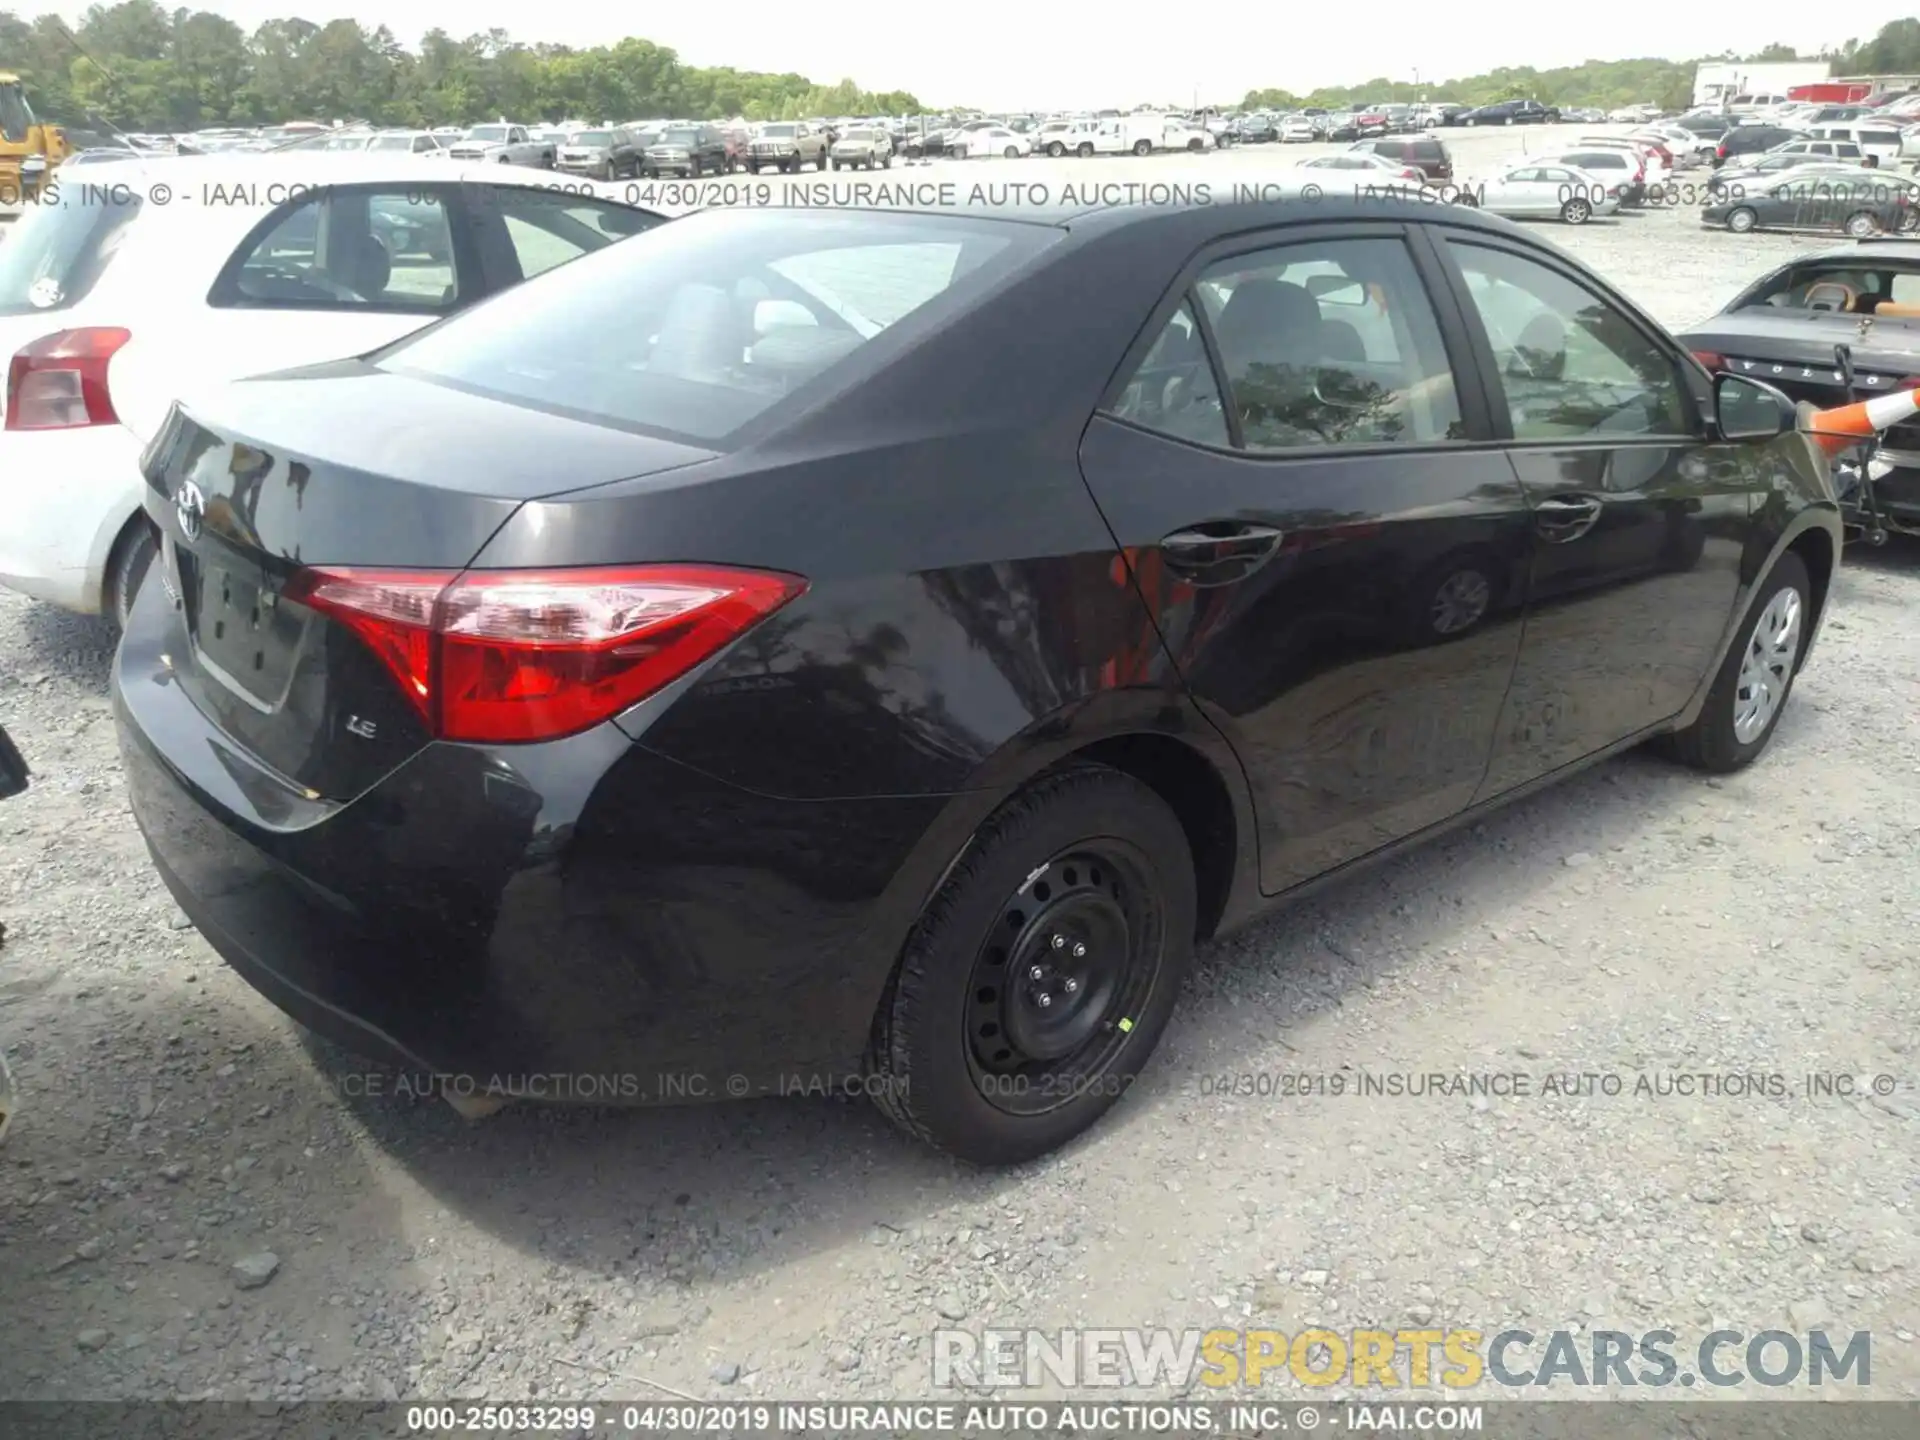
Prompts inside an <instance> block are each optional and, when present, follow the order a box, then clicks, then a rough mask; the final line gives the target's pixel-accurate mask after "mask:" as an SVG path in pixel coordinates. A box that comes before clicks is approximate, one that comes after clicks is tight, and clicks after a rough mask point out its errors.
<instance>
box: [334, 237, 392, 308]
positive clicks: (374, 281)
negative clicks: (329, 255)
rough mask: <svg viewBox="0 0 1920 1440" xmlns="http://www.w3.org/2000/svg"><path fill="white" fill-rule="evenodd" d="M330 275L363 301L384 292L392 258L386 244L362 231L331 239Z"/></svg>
mask: <svg viewBox="0 0 1920 1440" xmlns="http://www.w3.org/2000/svg"><path fill="white" fill-rule="evenodd" d="M329 268H330V269H331V271H332V273H333V277H334V278H335V279H336V280H338V281H339V282H340V283H341V284H342V285H344V286H346V287H347V289H349V290H351V291H353V293H354V294H356V295H358V296H360V297H361V298H362V299H364V300H372V299H374V298H376V297H377V296H380V295H384V294H386V292H387V286H388V285H389V284H391V283H392V281H393V259H392V257H391V256H389V255H388V254H387V247H386V246H384V245H382V244H381V243H380V242H379V241H378V240H376V239H375V238H374V237H373V236H372V235H369V234H367V233H366V232H365V231H360V232H357V233H349V234H346V235H342V236H337V237H335V239H334V257H333V264H332V265H331V267H329Z"/></svg>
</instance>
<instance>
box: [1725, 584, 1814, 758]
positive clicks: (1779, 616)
mask: <svg viewBox="0 0 1920 1440" xmlns="http://www.w3.org/2000/svg"><path fill="white" fill-rule="evenodd" d="M1800 614H1801V606H1800V593H1799V592H1798V591H1797V590H1792V589H1785V590H1782V591H1781V592H1780V593H1779V594H1778V595H1775V596H1774V597H1773V599H1772V600H1771V601H1769V602H1768V604H1767V608H1766V609H1765V610H1763V611H1761V612H1760V619H1759V622H1758V623H1757V624H1756V625H1755V626H1754V627H1753V635H1752V636H1751V638H1749V639H1748V641H1747V652H1746V654H1745V655H1744V656H1743V657H1742V658H1741V661H1740V679H1739V682H1738V685H1737V687H1736V688H1735V690H1734V695H1733V735H1734V738H1735V739H1736V740H1738V741H1739V742H1740V743H1741V744H1742V745H1749V744H1751V743H1752V742H1753V741H1754V740H1755V739H1756V738H1757V737H1758V736H1759V735H1760V734H1761V732H1763V731H1764V730H1765V729H1766V728H1767V725H1768V723H1769V722H1770V721H1771V720H1772V719H1773V715H1774V712H1775V711H1776V710H1778V709H1779V708H1780V702H1781V701H1782V700H1783V699H1784V698H1786V693H1787V683H1788V681H1790V680H1791V679H1792V678H1793V665H1794V661H1795V659H1796V658H1797V657H1798V656H1799V654H1800Z"/></svg>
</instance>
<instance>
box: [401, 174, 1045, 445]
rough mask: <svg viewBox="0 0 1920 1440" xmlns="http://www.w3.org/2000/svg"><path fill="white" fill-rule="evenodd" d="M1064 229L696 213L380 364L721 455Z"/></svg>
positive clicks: (473, 313)
mask: <svg viewBox="0 0 1920 1440" xmlns="http://www.w3.org/2000/svg"><path fill="white" fill-rule="evenodd" d="M1059 233H1060V232H1058V231H1056V230H1051V229H1048V228H1046V227H1042V226H1038V225H1019V224H1008V223H1005V222H995V221H982V220H965V219H949V218H946V217H936V216H928V215H905V214H889V213H873V214H862V215H860V216H859V217H857V218H847V217H841V216H836V215H833V214H831V213H827V212H817V213H816V212H805V213H795V212H783V211H778V210H766V211H754V212H740V211H734V212H727V211H714V212H707V213H702V214H696V215H693V216H690V217H688V218H687V219H683V220H677V221H675V222H673V223H672V224H668V225H660V226H658V227H656V228H654V229H652V230H650V231H648V232H647V233H646V234H643V235H640V236H637V237H635V238H634V239H633V240H631V241H630V242H628V243H627V244H625V245H618V246H610V247H608V248H607V249H605V250H603V251H602V252H601V253H599V254H596V255H588V256H585V257H583V258H582V259H581V260H580V261H579V263H577V264H573V265H567V266H565V267H564V268H562V269H558V270H555V271H554V272H553V273H551V274H549V275H544V276H542V277H541V278H540V279H538V280H536V281H533V282H531V283H529V284H526V285H521V286H516V287H514V288H513V289H511V290H508V291H506V292H505V293H503V294H501V295H498V296H496V297H494V298H493V299H491V300H489V301H487V302H486V303H485V304H482V305H479V306H476V307H475V308H474V309H472V310H470V311H468V312H467V313H466V314H464V315H461V316H458V317H456V318H455V319H453V320H452V321H450V322H448V323H447V324H445V325H439V326H435V327H433V328H432V329H431V330H429V331H425V332H422V333H421V334H420V335H418V336H416V337H414V338H413V339H411V340H409V341H407V342H405V343H403V344H401V345H400V346H397V347H395V348H394V349H392V350H390V351H389V352H387V356H386V357H385V359H384V361H383V363H384V364H386V365H387V366H388V367H389V368H391V369H394V370H396V371H400V372H402V373H408V374H417V375H422V376H426V377H428V378H436V379H442V380H446V381H449V382H451V383H453V384H456V385H459V386H462V387H463V388H467V389H471V390H474V391H476V392H479V393H481V394H486V395H491V396H494V397H496V398H498V399H502V400H506V401H510V402H516V403H520V404H526V405H532V406H535V407H538V408H542V409H548V410H552V411H556V412H558V413H562V414H573V415H578V416H581V417H582V418H585V419H588V420H594V421H598V422H601V423H607V424H613V425H618V426H623V427H624V426H631V427H634V428H637V429H640V430H647V431H658V432H662V433H665V434H669V435H682V436H688V437H691V438H693V439H695V440H699V441H707V442H711V441H717V440H721V439H723V438H724V437H726V436H728V435H731V434H733V433H734V432H735V431H738V430H741V429H743V428H744V427H745V426H747V425H748V424H749V423H750V422H752V421H753V420H755V419H756V418H757V417H759V416H760V415H762V414H763V413H764V412H766V411H769V410H771V409H772V408H773V407H774V406H775V405H777V404H778V403H779V402H780V401H781V400H782V399H784V398H785V397H786V396H788V395H790V394H792V393H793V392H794V391H795V390H798V389H800V388H801V387H803V386H805V385H807V384H808V383H809V382H810V381H813V380H816V379H819V378H820V377H822V376H824V375H825V374H827V373H828V372H829V371H831V370H833V369H834V368H836V367H837V366H840V365H842V364H843V363H845V362H847V361H848V360H849V359H850V357H852V356H853V355H854V354H856V353H857V352H858V351H859V350H860V349H861V348H862V347H863V346H865V345H866V344H867V343H868V342H870V341H872V340H873V339H875V338H876V337H878V336H880V335H882V334H884V333H885V332H886V331H888V330H890V329H891V328H892V327H894V326H896V325H899V324H901V323H902V322H905V321H909V320H910V319H917V318H919V312H921V311H923V310H925V311H932V310H934V309H935V308H937V307H944V306H945V305H947V304H949V303H951V304H955V305H957V304H959V303H961V301H962V300H963V298H964V297H965V296H966V295H968V294H970V293H974V292H977V290H978V289H979V288H980V287H981V286H983V285H985V284H987V283H989V282H990V281H991V280H993V279H996V278H998V277H999V276H1001V275H1003V274H1004V273H1006V271H1007V270H1008V269H1010V268H1011V267H1013V266H1014V265H1016V264H1018V263H1019V262H1020V261H1022V260H1024V259H1025V258H1027V257H1029V256H1031V255H1032V254H1034V253H1035V252H1037V251H1038V250H1039V249H1041V248H1042V247H1044V246H1045V245H1047V244H1049V243H1051V242H1052V241H1053V240H1055V239H1057V238H1058V236H1059ZM610 315H611V316H617V317H619V320H620V323H619V324H615V325H610V324H608V323H607V317H608V316H610Z"/></svg>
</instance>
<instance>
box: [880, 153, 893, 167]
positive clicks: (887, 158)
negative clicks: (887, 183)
mask: <svg viewBox="0 0 1920 1440" xmlns="http://www.w3.org/2000/svg"><path fill="white" fill-rule="evenodd" d="M880 168H881V169H882V170H891V169H892V168H893V156H891V155H882V156H881V157H880Z"/></svg>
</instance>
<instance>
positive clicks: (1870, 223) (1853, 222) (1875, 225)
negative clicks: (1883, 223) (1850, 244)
mask: <svg viewBox="0 0 1920 1440" xmlns="http://www.w3.org/2000/svg"><path fill="white" fill-rule="evenodd" d="M1879 233H1880V222H1879V221H1878V220H1876V219H1875V218H1874V217H1873V216H1872V215H1869V214H1868V213H1867V212H1866V211H1865V210H1862V211H1861V212H1860V213H1859V214H1858V215H1853V216H1850V217H1849V218H1848V220H1847V234H1849V235H1851V236H1853V237H1854V238H1855V239H1856V240H1868V239H1871V238H1872V237H1873V236H1875V235H1878V234H1879Z"/></svg>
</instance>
